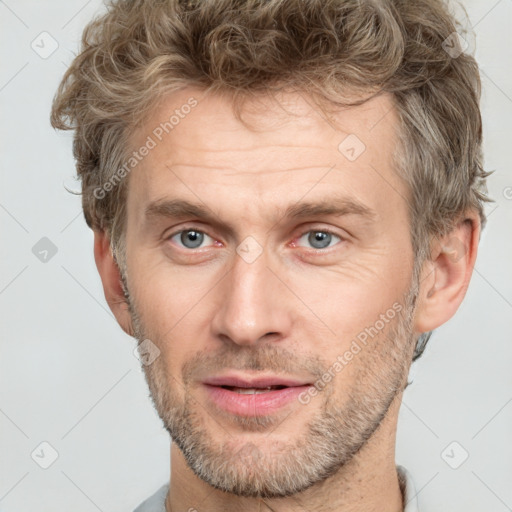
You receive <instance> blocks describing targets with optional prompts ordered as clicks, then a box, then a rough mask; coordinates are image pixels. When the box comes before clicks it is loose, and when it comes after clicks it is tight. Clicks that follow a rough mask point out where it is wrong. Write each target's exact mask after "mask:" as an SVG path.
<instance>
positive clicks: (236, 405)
mask: <svg viewBox="0 0 512 512" xmlns="http://www.w3.org/2000/svg"><path fill="white" fill-rule="evenodd" d="M203 385H204V389H205V391H206V393H207V397H208V400H209V402H210V403H211V404H212V405H213V406H215V407H218V408H220V409H222V410H223V411H225V412H228V413H231V414H235V415H239V416H265V415H269V414H273V413H276V412H278V411H280V410H281V409H283V408H285V407H286V406H289V405H290V404H293V403H294V402H297V403H298V397H299V395H300V394H301V393H303V392H304V391H307V389H308V388H309V387H310V386H312V385H313V384H312V383H308V382H303V381H299V380H296V379H283V378H280V377H275V376H267V377H260V378H250V377H245V376H244V377H241V376H233V375H231V376H222V377H214V378H210V379H207V380H206V381H204V382H203Z"/></svg>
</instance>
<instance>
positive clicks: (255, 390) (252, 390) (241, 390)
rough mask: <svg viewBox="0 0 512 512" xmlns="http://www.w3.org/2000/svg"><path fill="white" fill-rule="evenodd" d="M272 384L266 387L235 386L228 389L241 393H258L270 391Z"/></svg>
mask: <svg viewBox="0 0 512 512" xmlns="http://www.w3.org/2000/svg"><path fill="white" fill-rule="evenodd" d="M271 390H272V386H269V387H268V388H263V389H262V388H235V387H230V391H235V392H236V393H240V394H241V395H258V394H260V393H266V392H267V391H271Z"/></svg>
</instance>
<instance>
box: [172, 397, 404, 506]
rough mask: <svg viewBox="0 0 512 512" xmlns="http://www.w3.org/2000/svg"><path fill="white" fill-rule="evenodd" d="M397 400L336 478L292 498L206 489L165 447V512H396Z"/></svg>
mask: <svg viewBox="0 0 512 512" xmlns="http://www.w3.org/2000/svg"><path fill="white" fill-rule="evenodd" d="M400 401H401V396H397V397H396V398H395V401H394V402H393V404H392V405H391V407H390V409H389V411H388V414H387V415H386V417H385V418H384V420H383V421H382V423H381V424H380V426H379V428H378V429H377V430H376V431H375V433H374V435H373V436H372V437H371V438H370V439H369V440H368V442H367V443H366V444H365V445H364V446H363V448H362V449H361V450H360V451H359V452H358V453H357V454H356V455H355V456H354V457H353V459H352V460H351V461H350V462H349V463H348V464H346V465H345V466H343V467H342V468H341V469H339V470H338V472H337V473H335V474H334V475H332V476H331V477H329V478H327V479H326V480H324V481H322V482H319V483H317V484H315V485H313V486H312V487H310V488H309V489H307V490H305V491H303V492H301V493H298V494H296V495H294V496H290V497H286V498H275V499H267V498H264V499H259V498H245V497H240V496H236V495H234V494H230V493H226V492H223V491H220V490H218V489H214V488H212V487H211V486H210V485H209V484H207V483H206V482H204V481H202V480H201V479H200V478H198V477H197V476H196V475H195V474H194V473H193V472H192V471H191V470H190V468H189V467H188V466H187V464H186V462H185V459H184V458H183V455H182V453H181V452H180V451H179V449H178V448H177V447H176V445H175V444H174V443H173V444H172V445H171V481H170V488H169V489H170V491H169V494H168V496H167V500H166V511H167V512H176V511H180V510H186V511H187V512H194V511H195V512H197V511H200V510H208V511H209V512H231V511H233V512H235V511H239V510H244V512H267V511H271V510H279V512H291V511H296V510H297V509H299V510H308V511H310V512H356V511H357V512H402V511H403V498H402V493H401V490H400V485H399V480H398V475H397V472H396V466H395V434H396V423H397V418H398V409H399V406H400Z"/></svg>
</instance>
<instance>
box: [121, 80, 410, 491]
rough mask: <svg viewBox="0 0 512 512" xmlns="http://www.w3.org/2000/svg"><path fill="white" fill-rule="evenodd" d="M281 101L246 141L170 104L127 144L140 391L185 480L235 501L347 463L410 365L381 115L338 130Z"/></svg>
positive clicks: (252, 121) (184, 98)
mask: <svg viewBox="0 0 512 512" xmlns="http://www.w3.org/2000/svg"><path fill="white" fill-rule="evenodd" d="M191 97H193V98H195V100H194V101H197V104H196V105H195V106H194V107H193V108H192V109H188V108H186V109H183V108H182V106H183V105H187V104H189V105H190V104H192V103H193V102H191V101H190V98H191ZM279 101H280V105H281V106H278V105H277V104H276V103H271V102H270V101H269V100H263V99H262V100H259V101H258V100H251V102H250V103H247V104H246V106H245V107H244V119H245V120H246V121H248V122H249V125H244V124H242V123H240V122H239V121H238V120H237V119H236V117H235V115H234V113H233V109H232V105H231V103H230V102H229V100H228V99H226V98H224V97H221V96H215V95H209V96H205V95H204V94H203V93H201V92H200V91H197V90H192V89H188V90H183V91H181V92H180V93H177V94H173V95H172V96H169V97H168V98H166V100H165V101H164V102H163V103H162V104H160V105H159V107H158V108H157V109H155V111H154V112H153V114H152V116H151V118H150V119H149V120H148V121H147V123H145V124H144V126H142V127H140V128H139V129H138V131H137V132H136V133H134V134H133V137H132V143H133V147H134V148H139V147H141V146H142V145H144V144H146V143H147V141H148V140H149V139H148V137H150V138H151V139H152V140H153V141H154V142H155V145H154V147H152V148H151V149H150V151H149V152H148V154H147V155H146V156H145V157H144V158H143V159H141V161H140V163H139V164H138V165H137V168H136V169H135V170H134V171H133V172H132V173H131V174H130V176H129V182H128V197H127V220H126V235H125V236H126V238H125V240H126V262H125V263H126V273H125V275H124V282H125V287H126V289H127V292H128V295H129V302H130V310H131V313H132V321H133V326H134V329H135V332H136V336H137V337H138V338H139V339H140V340H146V339H148V340H150V343H151V344H152V345H151V346H153V345H154V346H156V347H157V348H158V350H159V356H158V357H157V358H156V359H155V360H154V361H153V362H152V363H151V364H148V365H144V366H143V368H144V371H145V374H146V378H147V381H148V385H149V387H150V391H151V394H152V398H153V401H154V404H155V407H156V409H157V411H158V413H159V415H160V417H161V418H162V420H163V422H164V425H165V427H166V428H167V430H168V431H169V433H170V435H171V437H172V439H173V441H174V442H175V443H176V444H177V446H178V447H179V448H180V450H181V451H182V453H183V456H184V458H185V460H186V462H187V464H188V465H189V467H190V468H191V469H192V470H193V471H194V472H195V474H196V475H198V476H199V477H200V478H201V479H203V480H204V481H206V482H207V483H209V484H210V485H212V486H214V487H216V488H220V489H223V490H225V491H228V492H231V493H234V494H237V495H241V496H261V497H278V496H288V495H291V494H294V493H296V492H299V491H302V490H305V489H307V488H308V487H310V486H311V485H313V484H315V483H317V482H320V481H322V480H324V479H325V478H327V477H329V476H330V475H333V474H335V473H336V472H337V471H338V470H339V469H340V468H342V467H343V466H344V465H346V464H347V463H348V462H349V461H351V460H352V459H353V457H354V456H355V455H356V454H357V453H358V451H359V450H360V448H361V447H363V446H364V445H365V443H366V442H367V441H368V439H369V438H370V437H371V436H372V434H373V433H374V432H375V430H376V429H377V427H378V426H379V424H380V423H381V421H382V419H383V418H384V417H385V416H386V414H387V412H388V410H389V407H390V405H391V404H392V402H393V401H394V399H395V398H396V397H397V396H398V394H399V393H400V392H401V391H402V390H403V387H404V384H405V379H406V376H407V370H408V367H409V364H410V360H411V356H412V349H413V338H414V336H413V332H412V331H413V328H412V325H411V318H412V316H413V314H412V313H413V309H414V301H415V295H416V293H415V291H414V287H413V283H412V270H413V253H412V246H411V241H410V224H409V218H408V213H407V202H406V199H405V198H406V197H407V195H408V192H407V188H406V186H405V184H404V183H402V181H401V180H400V179H399V177H398V176H397V175H396V174H395V172H394V171H393V164H392V160H391V157H392V152H393V149H394V148H395V146H396V141H395V130H396V126H397V119H396V116H395V113H394V110H393V108H392V103H391V100H390V98H389V97H387V96H385V95H382V96H379V97H377V98H374V99H372V100H370V101H369V102H367V103H365V104H364V105H362V106H359V107H353V108H350V109H345V110H342V111H340V112H338V113H336V114H335V121H336V124H335V125H333V124H332V123H329V122H327V120H326V119H325V116H324V115H323V114H320V113H319V111H318V109H316V108H313V107H312V106H310V105H311V104H312V102H311V101H307V98H305V97H301V96H300V95H298V94H295V93H286V94H284V93H283V94H282V95H281V96H280V97H279ZM282 106H284V107H285V108H282ZM176 109H178V111H179V112H181V113H182V116H183V117H182V116H180V120H179V122H178V123H176V124H175V125H174V126H173V128H172V130H169V133H165V132H164V133H163V134H161V133H160V132H161V130H160V131H159V130H158V127H159V126H160V127H161V124H160V123H162V122H164V121H165V120H168V119H169V116H170V115H171V114H172V113H173V112H174V111H176ZM184 112H188V113H187V114H186V115H184V114H183V113H184ZM155 130H156V131H155ZM155 133H156V134H160V138H161V140H159V137H158V136H156V135H155ZM347 137H349V138H347ZM363 144H364V146H363ZM150 145H151V146H152V145H153V144H150ZM147 343H148V342H146V344H145V345H141V347H142V346H145V347H147ZM268 388H270V389H268Z"/></svg>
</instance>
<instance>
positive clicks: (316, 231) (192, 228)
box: [165, 227, 346, 253]
mask: <svg viewBox="0 0 512 512" xmlns="http://www.w3.org/2000/svg"><path fill="white" fill-rule="evenodd" d="M187 231H196V232H197V233H201V234H203V235H206V236H208V237H210V238H211V239H212V240H215V238H214V237H212V236H210V235H208V233H206V232H205V231H202V230H200V229H196V228H194V227H189V228H185V229H180V230H179V231H175V232H174V233H172V234H170V235H168V236H166V237H165V240H168V241H170V240H172V239H173V238H174V237H175V236H177V235H181V234H182V233H186V232H187ZM309 233H326V234H328V235H331V236H333V237H337V238H339V239H340V241H339V242H337V243H335V244H334V245H332V246H328V247H326V248H323V249H315V248H314V247H304V249H306V250H308V251H309V252H319V253H322V252H327V250H328V249H331V248H332V247H334V246H335V245H338V244H339V243H341V242H343V241H345V240H346V239H345V238H344V237H343V236H341V235H340V234H337V233H335V232H334V231H332V230H330V229H315V228H313V229H308V230H306V231H303V232H302V233H301V234H300V235H298V236H297V237H295V238H294V242H293V244H294V246H297V245H296V243H295V240H300V239H301V238H302V237H303V236H304V235H307V234H309ZM180 247H181V246H180ZM299 247H300V246H299ZM182 248H183V249H186V250H187V251H188V252H192V251H194V250H200V249H204V247H199V248H197V249H190V248H188V247H182Z"/></svg>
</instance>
